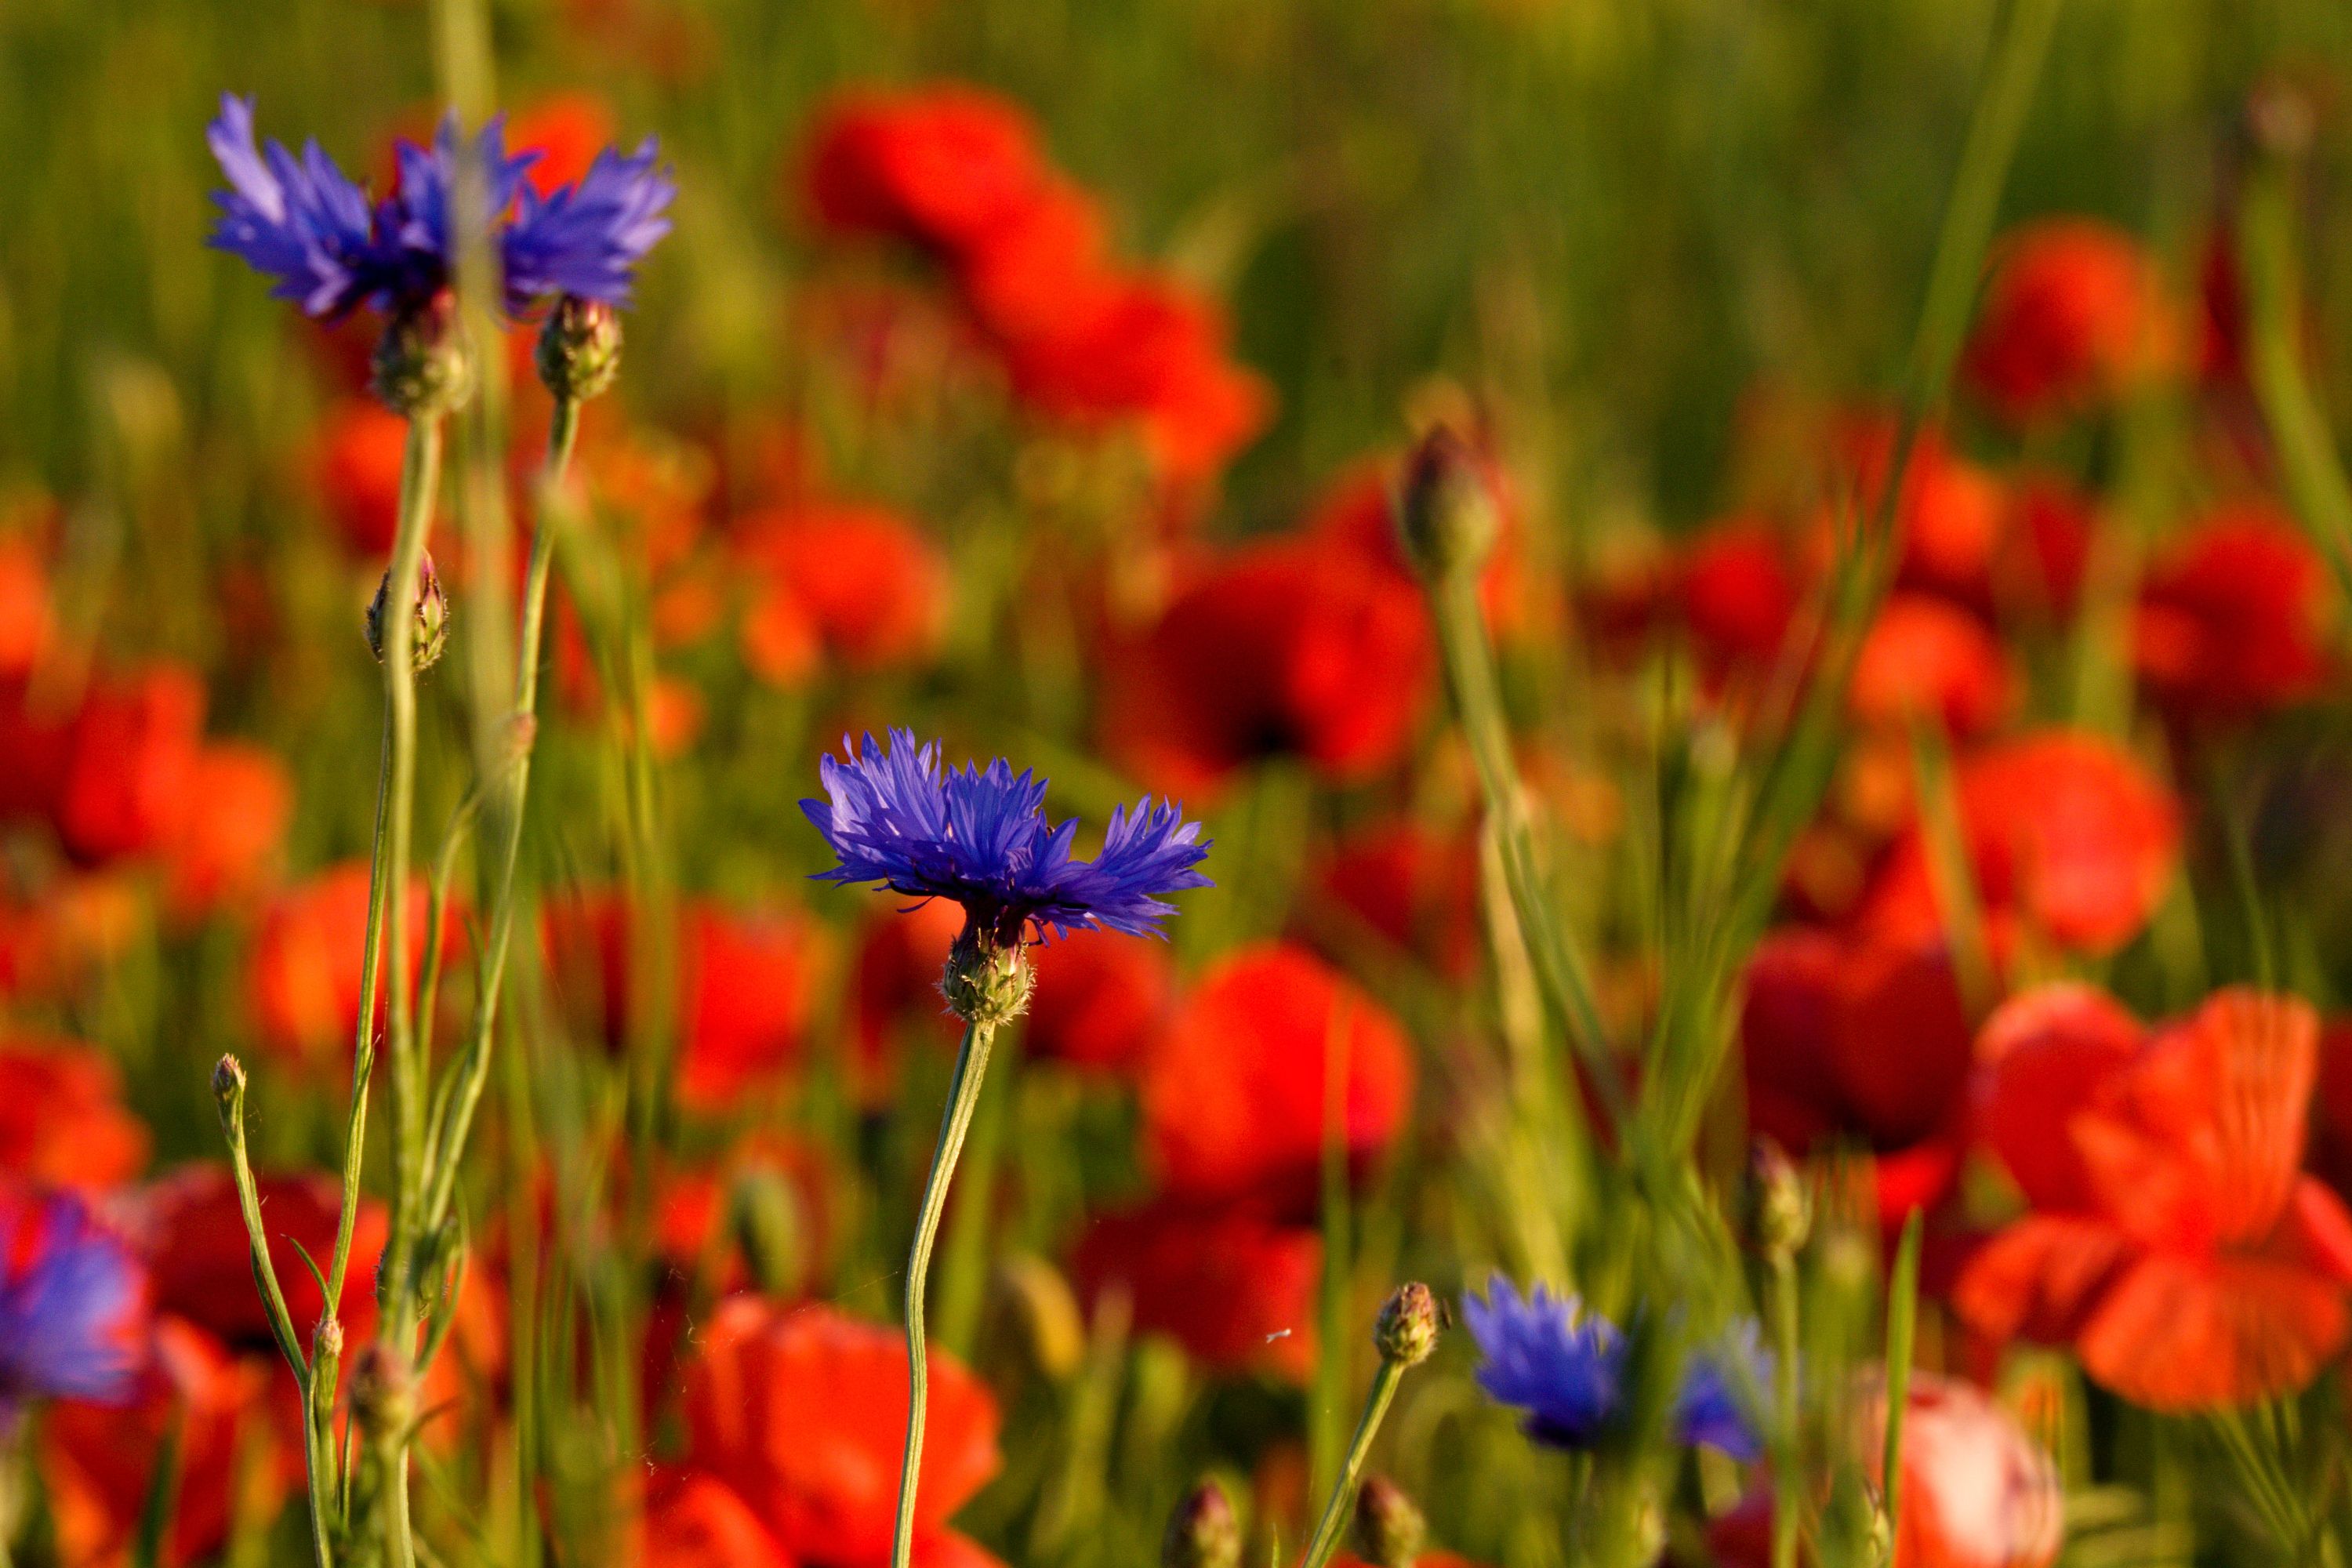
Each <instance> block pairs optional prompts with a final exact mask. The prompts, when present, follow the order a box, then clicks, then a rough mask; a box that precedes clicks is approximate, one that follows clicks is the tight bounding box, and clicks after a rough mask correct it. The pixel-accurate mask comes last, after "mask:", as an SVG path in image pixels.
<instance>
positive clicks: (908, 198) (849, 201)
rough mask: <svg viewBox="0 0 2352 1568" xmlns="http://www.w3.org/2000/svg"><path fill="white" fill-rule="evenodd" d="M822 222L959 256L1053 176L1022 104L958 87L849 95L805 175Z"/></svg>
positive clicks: (819, 124) (829, 118) (817, 132)
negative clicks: (1039, 150)
mask: <svg viewBox="0 0 2352 1568" xmlns="http://www.w3.org/2000/svg"><path fill="white" fill-rule="evenodd" d="M1047 178H1048V172H1047V169H1046V166H1045V160H1044V158H1043V157H1042V156H1041V154H1040V153H1039V152H1038V150H1037V145H1036V134H1035V130H1034V127H1033V125H1032V124H1031V122H1030V120H1029V117H1028V115H1027V114H1026V113H1025V112H1024V110H1022V109H1021V108H1020V107H1019V106H1018V105H1016V104H1014V103H1013V102H1011V101H1010V100H1006V99H1003V98H999V97H998V96H996V95H995V94H994V93H991V92H987V91H983V90H982V89H978V88H972V87H966V86H962V85H961V84H957V83H940V84H935V85H932V86H929V87H922V88H915V89H908V90H905V91H898V92H884V91H873V90H861V91H856V92H850V93H845V94H844V95H842V96H841V97H839V98H837V99H835V100H834V101H833V102H832V103H831V104H829V105H827V106H826V107H825V108H824V110H822V111H821V112H820V113H819V114H818V116H817V118H816V121H815V124H814V131H813V132H811V135H810V146H809V153H808V158H807V163H806V165H805V167H804V169H803V180H804V182H805V190H806V195H807V198H808V202H809V205H810V207H811V208H812V209H813V210H814V214H815V216H816V217H817V219H818V221H820V222H821V223H824V225H826V226H829V227H832V228H836V229H842V230H845V231H850V232H855V233H862V234H876V235H883V236H887V237H894V238H898V239H903V240H906V241H908V242H909V243H911V244H914V245H918V246H921V247H926V248H929V249H931V250H934V251H939V252H944V253H961V251H962V250H964V249H965V248H967V247H971V246H972V245H974V244H976V243H977V242H978V241H980V240H981V239H982V238H983V237H986V236H987V235H988V234H989V232H990V231H991V230H992V229H993V228H995V227H996V226H998V225H1000V224H1002V223H1003V222H1005V221H1006V220H1007V219H1008V218H1010V217H1012V216H1014V215H1016V214H1018V213H1020V212H1021V211H1023V210H1024V208H1026V207H1027V206H1028V205H1030V204H1031V203H1033V202H1034V200H1035V199H1036V197H1037V195H1038V193H1039V192H1040V191H1042V190H1043V189H1044V188H1045V184H1046V181H1047Z"/></svg>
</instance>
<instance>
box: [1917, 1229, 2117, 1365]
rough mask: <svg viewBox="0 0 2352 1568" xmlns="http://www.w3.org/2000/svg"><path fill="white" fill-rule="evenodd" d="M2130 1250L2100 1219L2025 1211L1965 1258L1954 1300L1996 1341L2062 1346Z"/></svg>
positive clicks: (1965, 1315) (1963, 1315) (1967, 1319)
mask: <svg viewBox="0 0 2352 1568" xmlns="http://www.w3.org/2000/svg"><path fill="white" fill-rule="evenodd" d="M2130 1254H2131V1244H2130V1242H2129V1240H2128V1238H2126V1237H2125V1236H2124V1234H2123V1233H2122V1232H2121V1231H2119V1230H2117V1229H2116V1228H2115V1227H2114V1226H2110V1225H2107V1224H2105V1222H2103V1221H2100V1220H2095V1219H2085V1218H2080V1217H2077V1216H2075V1215H2028V1216H2026V1217H2025V1218H2024V1219H2021V1220H2020V1221H2018V1222H2017V1223H2016V1224H2015V1225H2012V1226H2010V1227H2009V1228H2008V1229H2006V1230H2004V1231H2002V1232H2001V1233H2000V1235H1999V1236H1996V1237H1993V1238H1992V1239H1991V1240H1990V1241H1988V1242H1986V1243H1985V1244H1984V1246H1983V1247H1980V1248H1979V1249H1978V1251H1977V1254H1976V1256H1975V1257H1973V1258H1969V1262H1968V1267H1967V1268H1964V1269H1963V1270H1961V1273H1960V1282H1959V1285H1958V1289H1955V1290H1954V1291H1953V1292H1952V1305H1953V1307H1954V1308H1955V1309H1956V1310H1958V1312H1959V1314H1960V1318H1961V1320H1962V1321H1965V1322H1966V1323H1967V1324H1968V1325H1969V1327H1970V1328H1972V1329H1974V1330H1976V1331H1978V1332H1979V1333H1981V1334H1986V1335H1989V1336H1990V1337H1991V1338H1993V1339H1996V1340H2010V1339H2020V1338H2022V1339H2028V1340H2032V1341H2035V1342H2040V1343H2043V1344H2061V1343H2063V1342H2066V1341H2069V1340H2071V1339H2073V1338H2074V1337H2075V1334H2076V1333H2077V1331H2079V1330H2080V1329H2081V1327H2082V1325H2083V1323H2084V1321H2085V1320H2086V1319H2087V1318H2088V1317H2089V1315H2090V1314H2091V1312H2092V1311H2093V1310H2094V1309H2095V1307H2096V1306H2097V1304H2098V1302H2099V1300H2100V1296H2101V1293H2102V1292H2103V1291H2104V1290H2105V1288H2106V1286H2107V1284H2108V1282H2109V1281H2110V1280H2112V1279H2115V1278H2116V1275H2117V1274H2118V1272H2119V1271H2121V1270H2122V1269H2123V1268H2124V1267H2125V1266H2126V1263H2127V1262H2128V1261H2129V1259H2130Z"/></svg>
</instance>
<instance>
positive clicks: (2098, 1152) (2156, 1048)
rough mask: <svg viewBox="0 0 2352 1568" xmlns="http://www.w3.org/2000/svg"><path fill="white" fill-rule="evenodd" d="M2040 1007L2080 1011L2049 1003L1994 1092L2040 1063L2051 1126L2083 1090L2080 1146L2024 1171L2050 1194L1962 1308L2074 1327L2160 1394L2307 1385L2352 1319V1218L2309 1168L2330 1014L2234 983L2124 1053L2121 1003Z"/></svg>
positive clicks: (1988, 1264)
mask: <svg viewBox="0 0 2352 1568" xmlns="http://www.w3.org/2000/svg"><path fill="white" fill-rule="evenodd" d="M2039 1005H2042V1007H2043V1009H2044V1011H2045V1013H2048V1012H2051V1011H2058V1010H2061V1009H2063V1011H2062V1012H2061V1016H2062V1017H2065V1018H2066V1019H2067V1021H2066V1023H2065V1026H2063V1027H2056V1026H2053V1025H2052V1024H2051V1023H2050V1022H2049V1021H2048V1020H2047V1019H2045V1020H2044V1021H2043V1022H2042V1024H2041V1025H2040V1026H2039V1027H2038V1028H2036V1029H2034V1030H2031V1031H2028V1032H2029V1033H2031V1034H2032V1036H2033V1037H2034V1038H2035V1040H2036V1041H2037V1044H2036V1045H2035V1047H2033V1048H2032V1050H2019V1049H2011V1050H2008V1051H2005V1052H2004V1053H2003V1054H2002V1055H2000V1056H1999V1057H1997V1058H1995V1059H1994V1060H1993V1061H1992V1063H1991V1064H1990V1066H1989V1067H1988V1068H1987V1070H1988V1072H1989V1073H1990V1074H1992V1075H1993V1076H1994V1079H1995V1084H1994V1087H1993V1088H1992V1089H1990V1090H1989V1091H1988V1099H1989V1100H1990V1101H1991V1102H1993V1103H2000V1100H2001V1098H2002V1095H2003V1089H2002V1086H2001V1085H2000V1081H1999V1080H2000V1078H2002V1077H2003V1076H2006V1075H2011V1074H2016V1075H2022V1074H2025V1073H2027V1072H2033V1073H2036V1074H2037V1075H2038V1076H2039V1078H2040V1080H2041V1081H2042V1083H2043V1084H2044V1085H2046V1086H2048V1087H2047V1088H2046V1089H2044V1090H2043V1091H2042V1099H2041V1106H2040V1110H2039V1113H2038V1118H2037V1120H2038V1121H2039V1122H2040V1124H2041V1125H2042V1126H2043V1127H2044V1128H2045V1129H2046V1127H2047V1124H2048V1122H2049V1121H2053V1120H2055V1119H2057V1117H2058V1115H2059V1112H2058V1111H2057V1110H2056V1109H2055V1108H2054V1107H2053V1106H2052V1105H2051V1103H2050V1101H2051V1100H2053V1099H2057V1098H2058V1097H2060V1096H2063V1095H2065V1094H2069V1093H2072V1094H2074V1095H2076V1096H2078V1097H2079V1100H2078V1103H2077V1108H2076V1109H2074V1110H2073V1112H2072V1114H2070V1115H2064V1116H2063V1128H2064V1131H2065V1133H2066V1135H2067V1137H2068V1139H2069V1140H2070V1141H2071V1142H2072V1144H2073V1151H2072V1152H2073V1156H2074V1159H2073V1161H2072V1162H2071V1163H2059V1162H2053V1163H2050V1164H2049V1165H2048V1166H2047V1167H2045V1168H2041V1169H2036V1168H2035V1167H2034V1166H2032V1165H2031V1164H2029V1165H2026V1166H2024V1167H2023V1169H2024V1171H2025V1172H2026V1173H2027V1174H2026V1175H2025V1176H2023V1177H2021V1180H2030V1181H2032V1183H2033V1184H2035V1185H2036V1186H2039V1187H2040V1188H2041V1189H2042V1190H2041V1192H2040V1193H2039V1194H2036V1196H2037V1206H2036V1207H2035V1209H2034V1210H2033V1212H2032V1213H2030V1214H2029V1215H2026V1216H2025V1217H2024V1218H2022V1219H2021V1220H2018V1221H2017V1222H2015V1223H2014V1224H2012V1225H2011V1226H2009V1227H2008V1228H2006V1229H2004V1230H2003V1231H2001V1232H2000V1234H1999V1235H1998V1236H1996V1237H1994V1238H1993V1239H1992V1240H1991V1241H1990V1242H1989V1243H1987V1244H1986V1246H1985V1247H1983V1249H1982V1250H1981V1251H1979V1253H1978V1254H1977V1255H1976V1257H1975V1258H1972V1259H1970V1260H1969V1265H1968V1267H1967V1269H1966V1271H1965V1272H1964V1274H1963V1275H1962V1277H1961V1279H1960V1284H1959V1289H1958V1291H1957V1292H1956V1294H1955V1297H1954V1301H1955V1305H1956V1306H1957V1307H1958V1310H1959V1312H1960V1314H1961V1316H1962V1318H1963V1319H1964V1320H1965V1321H1968V1322H1969V1325H1970V1326H1971V1327H1973V1328H1975V1329H1977V1330H1978V1331H1980V1332H1983V1333H1986V1334H1989V1335H1990V1336H1992V1337H1993V1338H1995V1339H2003V1340H2005V1339H2009V1338H2011V1337H2013V1336H2017V1335H2020V1334H2022V1335H2025V1336H2027V1337H2031V1338H2033V1339H2039V1340H2046V1341H2053V1342H2071V1343H2072V1344H2073V1346H2074V1352H2075V1353H2076V1354H2077V1355H2078V1356H2080V1357H2081V1359H2082V1362H2083V1366H2084V1370H2085V1371H2086V1372H2087V1373H2089V1374H2090V1375H2091V1377H2092V1378H2093V1379H2094V1380H2095V1381H2096V1382H2098V1383H2100V1384H2103V1385H2104V1386H2105V1387H2107V1388H2110V1389H2113V1390H2114V1391H2115V1392H2116V1393H2117V1394H2122V1395H2123V1396H2124V1397H2126V1398H2127V1399H2130V1400H2132V1401H2133V1402H2135V1403H2137V1404H2140V1405H2147V1406H2148V1407H2150V1408H2152V1409H2157V1410H2163V1411H2188V1410H2198V1409H2210V1408H2215V1407H2220V1406H2228V1405H2244V1404H2249V1403H2252V1402H2254V1401H2256V1400H2261V1399H2266V1398H2270V1397H2273V1396H2274V1395H2278V1394H2285V1393H2288V1392H2291V1391H2292V1390H2294V1389H2296V1388H2299V1387H2301V1386H2302V1385H2303V1384H2306V1383H2308V1382H2309V1381H2310V1380H2311V1379H2312V1378H2313V1377H2314V1376H2315V1375H2316V1374H2317V1373H2318V1372H2319V1370H2320V1369H2321V1368H2322V1367H2323V1366H2324V1365H2326V1363H2328V1362H2330V1361H2332V1360H2334V1359H2335V1357H2336V1354H2337V1353H2338V1352H2340V1351H2341V1350H2342V1349H2343V1347H2344V1343H2345V1341H2346V1339H2347V1335H2352V1311H2347V1303H2346V1297H2345V1288H2346V1286H2347V1283H2352V1215H2347V1213H2346V1212H2345V1209H2344V1206H2343V1205H2342V1204H2341V1203H2340V1202H2338V1201H2337V1199H2336V1196H2335V1194H2332V1193H2330V1192H2329V1191H2328V1190H2327V1189H2326V1187H2325V1186H2323V1185H2322V1184H2319V1183H2318V1182H2316V1181H2315V1180H2314V1179H2312V1178H2311V1177H2309V1176H2305V1175H2304V1174H2302V1173H2301V1169H2300V1167H2301V1165H2302V1161H2303V1151H2304V1139H2305V1120H2306V1118H2307V1117H2308V1116H2309V1114H2310V1109H2311V1096H2312V1089H2313V1086H2314V1082H2315V1078H2316V1075H2317V1070H2318V1040H2319V1022H2318V1018H2317V1017H2316V1016H2315V1015H2314V1014H2313V1012H2312V1010H2311V1009H2310V1007H2309V1006H2307V1005H2305V1004H2304V1003H2302V1002H2300V1001H2297V1000H2294V999H2293V998H2289V997H2283V996H2275V995H2265V994H2261V993H2258V992H2253V991H2250V990H2243V989H2235V990H2227V991H2222V992H2219V993H2216V994H2214V995H2213V996H2211V997H2210V998H2209V999H2208V1000H2207V1001H2206V1003H2205V1004H2204V1005H2203V1006H2201V1007H2200V1008H2199V1009H2198V1010H2197V1011H2196V1012H2195V1013H2193V1014H2191V1015H2190V1016H2189V1017H2188V1018H2186V1019H2183V1020H2181V1021H2180V1022H2179V1023H2176V1024H2174V1025H2171V1026H2168V1027H2167V1028H2164V1029H2161V1030H2159V1031H2158V1032H2157V1033H2156V1034H2154V1035H2153V1036H2151V1037H2147V1039H2146V1040H2145V1042H2144V1043H2143V1044H2141V1045H2140V1047H2139V1048H2138V1049H2137V1050H2136V1051H2134V1052H2133V1053H2132V1054H2131V1055H2130V1056H2129V1057H2128V1058H2124V1059H2121V1060H2117V1059H2116V1058H2117V1057H2118V1054H2119V1053H2118V1049H2117V1047H2118V1046H2119V1044H2120V1042H2119V1041H2118V1040H2116V1039H2115V1038H2112V1037H2111V1036H2112V1034H2113V1033H2114V1024H2113V1021H2112V1020H2111V1019H2110V1020H2107V1021H2105V1022H2103V1023H2091V1022H2088V1021H2087V1020H2088V1017H2089V1014H2088V1013H2087V1012H2086V1010H2085V1008H2084V1005H2082V1004H2081V1003H2080V1002H2079V1001H2076V1002H2073V1003H2065V1004H2060V1005H2057V1007H2056V1008H2053V1005H2051V1004H2050V1003H2048V1002H2047V1001H2046V1000H2044V1001H2042V1003H2041V1004H2039ZM2021 1098H2023V1094H2022V1093H2021V1091H2019V1090H2017V1089H2010V1090H2009V1091H2008V1099H2009V1100H2011V1102H2014V1101H2015V1100H2019V1099H2021ZM2061 1103H2062V1104H2063V1100H2061ZM2033 1125H2034V1124H2033V1123H2032V1122H2029V1123H2028V1124H2026V1125H2025V1126H2023V1127H2021V1128H2019V1129H2016V1130H2013V1131H2011V1134H2010V1140H2009V1141H2010V1142H2011V1144H2012V1145H2013V1144H2015V1143H2017V1142H2023V1141H2026V1140H2028V1139H2031V1138H2032V1137H2033V1136H2034V1135H2035V1134H2034V1131H2033ZM2075 1200H2080V1201H2079V1202H2077V1201H2075Z"/></svg>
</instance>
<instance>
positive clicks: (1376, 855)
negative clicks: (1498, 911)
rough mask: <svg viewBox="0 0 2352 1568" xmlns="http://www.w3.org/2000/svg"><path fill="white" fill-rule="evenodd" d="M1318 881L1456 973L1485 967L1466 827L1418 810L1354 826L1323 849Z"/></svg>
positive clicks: (1352, 912)
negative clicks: (1435, 826) (1450, 827)
mask: <svg viewBox="0 0 2352 1568" xmlns="http://www.w3.org/2000/svg"><path fill="white" fill-rule="evenodd" d="M1312 880H1313V883H1314V885H1315V886H1316V887H1317V888H1318V889H1320V890H1321V892H1322V893H1323V895H1324V896H1325V897H1327V898H1328V899H1329V900H1331V901H1332V902H1333V903H1334V904H1335V905H1337V906H1338V908H1339V910H1344V911H1346V917H1347V918H1349V919H1350V920H1352V921H1356V922H1358V923H1360V925H1361V926H1363V927H1364V928H1365V929H1367V930H1369V931H1372V932H1375V933H1377V934H1378V935H1379V936H1380V937H1381V938H1382V939H1384V940H1386V941H1387V942H1391V943H1392V944H1393V945H1394V946H1395V947H1396V948H1397V949H1398V950H1399V951H1400V952H1411V953H1416V954H1419V955H1420V957H1421V959H1422V961H1423V963H1427V964H1429V965H1430V966H1431V967H1432V968H1433V969H1435V970H1436V971H1437V972H1438V973H1440V974H1443V975H1444V976H1446V977H1447V978H1449V979H1453V980H1461V979H1465V978H1467V977H1468V975H1469V974H1470V973H1471V972H1472V971H1473V970H1475V968H1476V967H1477V966H1478V955H1479V951H1480V939H1481V931H1480V926H1479V911H1478V850H1477V846H1476V844H1475V841H1474V840H1473V839H1472V838H1471V837H1470V836H1469V835H1468V834H1466V833H1452V834H1440V833H1435V832H1433V831H1431V830H1430V829H1429V828H1427V827H1425V826H1423V825H1422V824H1420V823H1419V822H1416V821H1414V820H1413V819H1412V818H1411V817H1404V816H1398V817H1390V818H1385V819H1383V820H1381V821H1377V822H1373V823H1370V824H1368V825H1366V826H1362V827H1359V828H1356V829H1354V830H1353V831H1351V832H1349V835H1348V836H1347V837H1345V838H1343V839H1341V840H1340V841H1339V843H1338V844H1337V845H1335V846H1333V847H1332V848H1331V849H1330V850H1329V851H1328V853H1327V854H1325V855H1324V856H1322V857H1321V858H1320V859H1319V861H1318V864H1317V866H1316V868H1315V869H1314V871H1313V873H1312Z"/></svg>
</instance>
